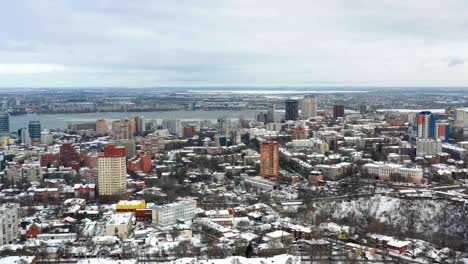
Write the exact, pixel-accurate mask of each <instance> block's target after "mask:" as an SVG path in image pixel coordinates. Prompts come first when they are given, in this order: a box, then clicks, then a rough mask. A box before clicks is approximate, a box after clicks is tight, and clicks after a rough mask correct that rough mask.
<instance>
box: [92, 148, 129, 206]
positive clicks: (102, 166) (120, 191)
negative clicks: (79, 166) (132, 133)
mask: <svg viewBox="0 0 468 264" xmlns="http://www.w3.org/2000/svg"><path fill="white" fill-rule="evenodd" d="M126 176H127V166H126V159H125V147H121V146H114V145H108V146H106V148H105V149H104V153H102V154H100V155H99V157H98V188H99V196H100V197H102V198H119V197H120V198H121V197H122V196H125V195H126V192H127V177H126Z"/></svg>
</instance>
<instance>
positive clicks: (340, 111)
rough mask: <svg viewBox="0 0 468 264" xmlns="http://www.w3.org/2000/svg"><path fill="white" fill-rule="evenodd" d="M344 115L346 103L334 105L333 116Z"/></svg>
mask: <svg viewBox="0 0 468 264" xmlns="http://www.w3.org/2000/svg"><path fill="white" fill-rule="evenodd" d="M338 117H344V105H340V104H337V105H334V106H333V118H338Z"/></svg>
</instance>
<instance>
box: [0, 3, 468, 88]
mask: <svg viewBox="0 0 468 264" xmlns="http://www.w3.org/2000/svg"><path fill="white" fill-rule="evenodd" d="M467 8H468V3H466V2H465V1H456V0H447V1H444V5H440V1H436V0H428V1H425V2H424V5H421V3H420V1H416V0H409V1H404V2H401V1H391V0H384V1H365V0H356V1H343V0H332V1H325V0H323V1H307V0H299V1H296V2H295V3H294V4H291V3H288V2H286V1H281V0H259V1H249V0H232V1H230V0H227V1H217V0H207V1H196V0H182V1H172V0H158V1H154V0H142V1H121V0H83V1H73V0H68V1H67V0H65V1H47V0H19V1H6V2H5V3H3V4H2V9H1V10H0V16H1V17H2V23H1V24H0V64H1V65H3V66H4V70H3V74H2V78H0V86H3V87H10V86H75V87H76V86H89V85H92V86H151V87H153V86H159V85H160V86H167V85H179V84H183V85H188V84H190V85H218V84H221V85H236V84H248V85H268V84H272V85H280V84H287V85H295V84H297V85H306V84H310V85H314V84H323V83H334V84H343V85H346V84H364V85H374V84H375V85H468V76H466V74H463V75H462V74H460V73H459V72H457V71H453V70H452V71H451V70H450V69H449V68H451V67H454V66H457V68H460V67H465V64H464V63H463V62H464V61H463V60H461V61H460V59H452V60H451V61H449V62H448V66H449V67H447V64H445V63H447V60H446V59H445V58H458V55H459V54H467V53H468V47H467V46H466V45H465V43H466V42H467V41H468V35H467V34H466V30H465V29H466V27H465V25H466V23H467V19H466V14H465V11H466V10H467ZM442 61H443V63H444V65H442V64H441V63H440V62H442ZM427 62H429V63H427ZM422 64H423V65H425V66H424V67H421V65H422ZM11 65H13V66H11ZM33 66H34V67H33ZM12 67H14V68H12ZM41 67H44V69H41ZM63 69H66V70H63ZM9 73H14V74H9Z"/></svg>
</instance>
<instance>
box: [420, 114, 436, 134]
mask: <svg viewBox="0 0 468 264" xmlns="http://www.w3.org/2000/svg"><path fill="white" fill-rule="evenodd" d="M417 124H418V134H417V136H418V138H435V135H436V132H435V128H436V125H435V124H436V122H435V116H434V115H433V114H432V113H431V112H429V111H423V112H420V113H418V115H417Z"/></svg>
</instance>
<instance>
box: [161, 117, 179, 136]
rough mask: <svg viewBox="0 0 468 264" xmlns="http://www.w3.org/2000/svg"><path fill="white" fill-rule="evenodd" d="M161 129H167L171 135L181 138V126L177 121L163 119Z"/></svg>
mask: <svg viewBox="0 0 468 264" xmlns="http://www.w3.org/2000/svg"><path fill="white" fill-rule="evenodd" d="M162 127H163V128H164V129H167V130H168V131H169V133H171V134H172V135H175V136H178V137H181V136H182V124H181V122H180V120H177V119H164V120H163V121H162Z"/></svg>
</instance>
